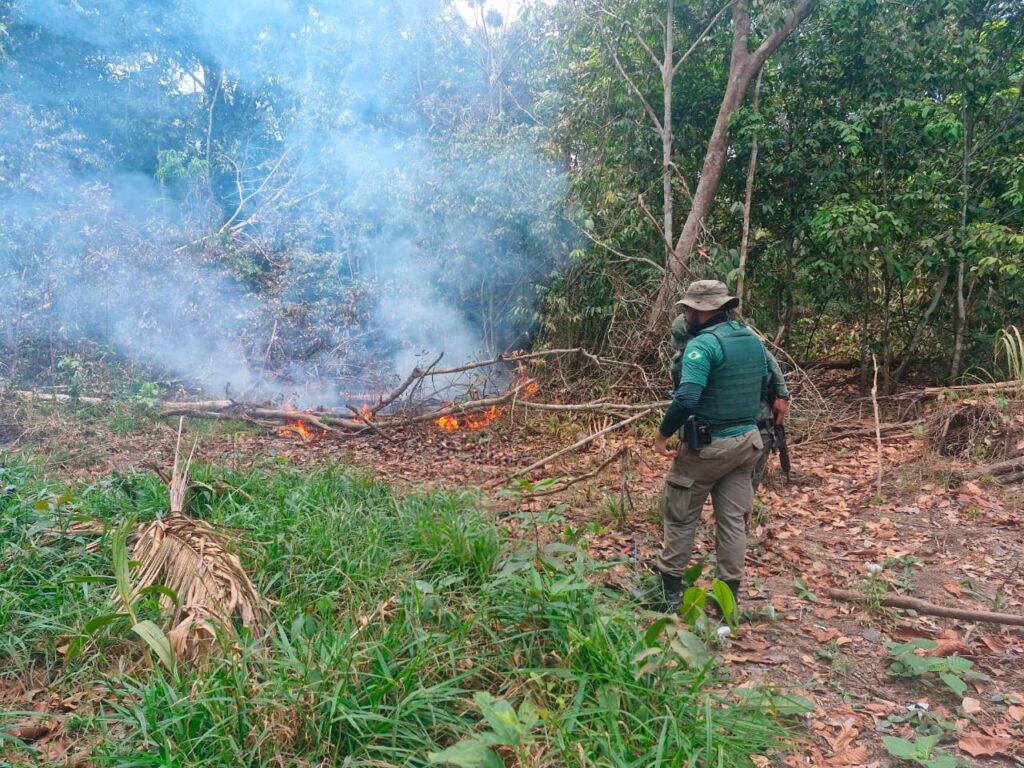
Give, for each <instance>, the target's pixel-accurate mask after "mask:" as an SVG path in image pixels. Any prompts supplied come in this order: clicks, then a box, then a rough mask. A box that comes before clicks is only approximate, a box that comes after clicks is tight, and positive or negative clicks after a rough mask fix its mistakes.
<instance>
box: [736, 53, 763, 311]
mask: <svg viewBox="0 0 1024 768" xmlns="http://www.w3.org/2000/svg"><path fill="white" fill-rule="evenodd" d="M762 75H764V68H762V69H761V71H760V72H758V73H757V82H756V83H755V84H754V114H755V115H756V114H757V103H758V101H759V100H760V98H761V77H762ZM757 137H758V135H757V133H755V134H754V138H753V140H752V141H751V142H750V162H749V163H747V186H746V189H745V190H744V193H743V237H742V239H741V240H740V266H739V273H738V274H737V275H736V296H737V298H738V299H739V300H740V305H741V306H742V305H743V286H744V283H745V281H746V280H745V278H746V270H747V250H748V248H749V246H750V207H751V205H752V204H753V198H754V174H755V173H756V171H757Z"/></svg>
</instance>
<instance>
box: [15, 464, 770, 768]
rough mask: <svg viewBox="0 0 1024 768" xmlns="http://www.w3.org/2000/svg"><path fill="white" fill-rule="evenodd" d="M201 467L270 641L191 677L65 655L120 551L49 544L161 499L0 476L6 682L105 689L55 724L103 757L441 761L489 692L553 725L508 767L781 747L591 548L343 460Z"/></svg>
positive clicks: (226, 651)
mask: <svg viewBox="0 0 1024 768" xmlns="http://www.w3.org/2000/svg"><path fill="white" fill-rule="evenodd" d="M2 462H3V459H2V457H0V464H2ZM196 475H197V479H198V480H203V481H210V480H216V481H222V482H223V483H226V484H227V485H229V486H233V487H235V488H239V489H241V490H242V491H244V494H243V493H241V492H233V493H232V492H218V493H212V494H211V493H209V492H205V491H203V492H200V493H199V494H198V495H197V496H196V498H195V499H194V503H193V512H194V513H195V514H196V516H200V517H203V518H204V519H207V520H210V521H212V522H216V523H219V524H222V525H227V526H233V527H236V528H239V529H241V531H240V533H241V536H242V538H244V539H245V540H247V543H242V544H240V552H239V554H240V555H241V557H242V561H243V563H244V564H245V566H246V567H247V570H248V571H249V573H250V574H252V575H253V577H254V580H255V581H256V583H257V585H258V586H259V588H260V589H261V590H262V591H263V593H264V594H265V595H266V596H267V597H268V598H269V599H270V600H271V601H272V603H271V614H272V622H273V626H272V631H271V632H270V633H268V635H267V637H265V638H263V639H261V640H259V641H257V640H253V639H252V638H241V639H233V640H231V641H230V642H225V643H224V644H223V646H222V647H221V648H220V649H218V650H217V651H216V652H215V653H214V654H213V655H212V656H211V657H209V658H208V659H207V660H206V661H205V662H204V663H203V664H202V665H201V666H199V667H186V666H185V665H178V667H177V669H176V671H175V672H174V673H173V674H171V673H168V672H166V671H165V670H164V671H162V670H161V669H159V668H157V669H153V668H151V667H148V666H146V665H145V664H144V663H143V661H142V657H143V654H142V648H141V646H140V644H139V643H138V641H137V640H133V639H132V638H131V636H130V635H129V633H127V632H124V631H120V630H118V629H117V628H116V627H114V626H113V625H112V626H111V627H110V628H108V629H107V630H102V631H100V632H99V634H98V635H95V636H91V639H90V642H89V644H88V645H87V646H86V649H85V651H84V652H83V653H81V654H80V655H78V656H77V657H75V658H74V660H73V661H72V662H71V663H68V664H65V660H64V656H63V654H62V649H63V648H64V647H65V646H66V645H67V644H68V643H69V642H70V641H71V640H72V639H73V638H74V637H76V636H79V635H81V633H82V631H83V628H84V627H85V625H86V623H87V622H88V621H89V620H90V619H92V618H93V617H96V616H98V615H101V614H103V613H105V612H108V611H109V610H110V587H109V586H107V585H103V584H90V583H81V582H79V581H76V582H69V579H78V578H80V577H83V576H110V575H111V573H112V566H111V553H110V544H109V541H104V542H102V543H101V545H100V546H99V548H98V549H97V550H96V551H95V552H88V551H86V549H85V544H86V543H87V542H86V540H71V541H69V540H67V539H61V538H59V537H52V536H47V535H46V534H45V532H44V531H45V528H46V527H47V526H48V525H50V524H51V523H52V522H53V521H54V520H57V519H67V518H68V517H69V516H70V515H71V514H80V515H89V516H94V517H98V518H101V519H104V520H107V521H109V522H111V523H112V524H113V523H117V522H120V521H123V520H126V519H129V518H137V519H142V520H145V519H147V518H151V517H153V516H154V515H158V514H160V513H162V511H163V510H164V509H166V505H167V501H166V489H165V488H164V487H162V484H161V483H160V482H159V481H158V480H157V479H156V478H155V477H150V476H149V475H132V474H115V475H110V476H108V477H105V478H103V479H102V480H99V481H97V482H94V483H92V484H91V485H88V486H85V487H80V488H76V489H74V490H73V491H70V492H69V491H67V489H65V488H62V487H59V486H54V485H49V484H47V483H46V482H45V481H44V480H43V479H42V478H41V474H40V470H39V469H38V468H37V467H34V466H31V465H28V464H24V463H17V462H12V461H10V460H8V463H7V465H6V467H5V468H4V469H3V470H2V471H0V499H2V501H0V687H7V686H10V685H11V684H12V683H13V684H18V685H21V686H23V687H24V688H26V689H31V688H40V687H43V688H48V689H52V690H54V691H59V692H61V693H62V694H64V695H66V694H69V693H72V692H74V691H82V690H87V691H89V692H90V694H89V696H88V697H87V698H86V700H85V701H83V703H82V704H81V705H80V707H79V709H78V710H77V711H75V712H73V713H70V714H67V715H63V716H59V717H65V718H66V719H65V721H64V729H65V731H66V732H68V733H72V734H73V735H74V736H75V737H76V738H77V739H79V743H80V745H81V746H82V747H83V748H87V749H88V750H89V751H91V753H92V763H91V764H92V765H95V766H121V767H122V768H127V767H128V766H181V767H182V768H184V767H185V766H188V767H189V768H196V767H198V766H210V767H211V768H212V767H213V766H218V767H221V766H268V767H269V766H296V768H298V767H299V766H320V765H338V766H343V765H344V766H365V767H367V768H369V767H370V766H374V767H377V766H407V765H408V766H422V765H427V764H429V755H430V753H432V752H437V751H440V750H442V749H444V748H446V747H449V746H452V745H453V744H456V743H458V742H460V740H465V739H470V738H471V737H474V735H478V734H481V733H482V732H484V731H485V730H486V724H485V723H484V722H483V718H482V717H481V710H480V708H479V707H478V706H477V705H475V704H474V694H475V693H479V692H481V691H485V692H488V693H490V694H492V695H493V696H495V697H498V698H499V699H503V700H506V701H508V702H509V703H510V704H512V705H513V706H514V707H515V708H517V709H519V710H520V711H525V709H524V703H525V702H529V704H528V705H527V708H529V707H533V708H535V709H536V711H537V712H538V713H539V718H538V719H537V720H536V723H533V724H531V725H530V726H529V728H528V730H529V733H524V734H522V738H521V741H520V742H519V743H518V744H517V745H512V744H509V745H506V746H499V747H495V749H496V750H497V754H499V755H500V756H501V759H502V760H504V764H505V765H509V766H512V765H522V766H526V765H530V766H584V765H586V766H602V767H603V766H607V767H608V768H612V767H615V768H624V767H626V766H637V768H648V767H649V766H677V765H678V766H684V765H696V764H701V765H708V766H711V765H714V766H747V765H750V764H751V762H750V760H749V757H748V756H749V755H750V754H763V753H765V752H769V751H771V750H772V748H773V746H775V745H778V744H779V743H780V740H781V739H782V738H783V737H784V735H785V731H784V730H783V728H782V726H780V725H779V723H778V720H777V719H776V718H775V717H774V715H777V714H778V712H777V706H776V705H777V703H778V699H777V698H775V697H773V695H772V694H771V692H764V695H760V696H757V697H753V698H752V697H751V696H750V690H749V689H748V690H745V691H743V692H740V691H732V690H730V688H729V686H728V685H727V684H725V683H724V682H723V681H721V680H720V679H715V670H716V669H717V667H716V666H715V665H714V663H713V662H708V663H698V664H697V665H694V664H693V663H687V661H686V660H687V658H691V657H690V656H689V653H690V652H689V651H684V649H683V648H682V646H681V645H680V644H679V643H678V642H676V643H673V640H674V639H676V635H675V634H674V633H675V629H674V628H673V627H672V626H662V625H656V626H654V627H653V628H652V622H653V619H652V618H644V617H642V616H641V615H639V614H638V613H637V612H636V611H635V609H633V608H632V607H631V606H629V605H624V604H621V602H620V601H618V600H617V598H616V597H615V596H614V595H610V594H606V593H604V592H603V591H602V590H601V589H600V588H598V587H596V586H595V585H594V584H595V582H597V581H598V579H595V578H593V576H594V571H595V568H596V567H597V566H596V565H595V564H594V563H593V562H592V561H590V560H589V559H587V557H586V556H585V554H584V553H583V552H582V551H580V550H578V549H576V548H575V547H572V546H570V545H568V544H555V545H550V546H549V547H548V548H547V549H546V550H545V551H543V552H540V553H538V552H537V551H536V549H535V545H534V544H533V543H532V541H514V540H512V541H510V540H506V539H505V538H504V536H503V534H502V533H501V531H500V530H499V529H498V528H497V527H496V525H495V524H494V521H493V520H492V518H491V516H489V515H488V514H486V513H485V512H483V511H482V510H481V505H480V503H479V499H478V498H477V497H476V496H475V495H473V494H472V493H468V492H466V493H458V492H450V493H443V492H437V493H424V494H419V495H409V496H398V495H396V494H395V493H393V492H392V491H391V490H390V489H389V488H387V487H386V486H384V485H382V484H380V483H378V482H375V481H374V480H373V479H371V478H369V477H366V476H364V475H360V474H353V473H350V472H347V471H341V470H339V469H325V470H323V471H319V472H316V473H312V474H304V473H300V472H298V471H295V470H291V469H287V468H284V469H281V470H275V471H273V472H262V471H261V472H253V473H251V474H236V473H232V472H230V471H227V470H225V469H222V468H216V467H200V468H199V469H198V470H197V471H196ZM64 493H67V494H68V495H67V496H65V497H63V498H62V497H61V495H62V494H64ZM151 609H152V607H150V608H149V609H147V607H146V606H142V610H151ZM691 661H692V659H691ZM741 693H743V696H741V695H740V694H741ZM24 721H25V718H24V716H22V715H18V714H17V713H8V714H7V715H6V716H5V715H4V714H3V713H0V764H11V765H40V764H42V765H45V763H43V762H41V759H40V758H39V756H38V755H36V754H34V753H33V752H32V751H31V748H30V747H27V748H22V747H18V746H16V745H12V744H8V745H7V746H4V736H3V733H4V730H5V729H7V728H9V727H10V726H11V725H12V724H17V723H23V722H24ZM5 750H6V751H5ZM5 761H6V762H5ZM467 764H470V763H467Z"/></svg>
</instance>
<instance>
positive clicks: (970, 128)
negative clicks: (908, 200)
mask: <svg viewBox="0 0 1024 768" xmlns="http://www.w3.org/2000/svg"><path fill="white" fill-rule="evenodd" d="M973 142H974V112H973V110H972V109H971V105H970V104H969V103H967V104H965V105H964V153H963V168H962V169H961V181H960V183H961V186H962V190H961V196H960V249H959V250H960V253H959V256H958V257H957V263H956V333H955V336H954V339H953V361H952V363H950V366H949V383H950V384H956V382H957V379H959V378H960V368H961V366H962V365H963V357H964V339H965V338H966V337H967V298H966V296H965V295H964V273H965V272H966V270H967V256H966V254H965V253H964V243H965V242H966V240H967V208H968V203H969V202H970V194H971V190H970V181H971V168H970V162H971V151H972V148H973Z"/></svg>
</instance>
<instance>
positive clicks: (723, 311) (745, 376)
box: [654, 280, 768, 612]
mask: <svg viewBox="0 0 1024 768" xmlns="http://www.w3.org/2000/svg"><path fill="white" fill-rule="evenodd" d="M679 304H681V305H682V306H683V308H684V311H683V314H684V317H685V319H686V324H687V329H688V331H689V333H690V334H691V335H692V337H693V338H692V339H691V340H690V341H689V342H688V343H687V344H686V348H685V350H684V351H683V355H682V361H681V362H682V364H681V369H680V376H679V384H678V386H677V387H676V388H675V391H674V393H673V397H672V404H671V405H670V406H669V409H668V411H667V412H666V413H665V417H664V419H663V420H662V423H661V426H660V427H659V428H658V433H657V435H656V437H655V440H654V447H655V450H656V451H657V452H658V453H660V454H661V455H663V456H666V457H669V458H671V459H672V467H671V469H670V470H669V472H668V475H667V477H666V479H665V489H664V492H663V495H662V514H663V517H664V538H665V541H664V549H663V551H662V553H661V555H660V556H659V557H658V558H657V560H656V567H657V570H658V571H659V573H660V574H661V580H662V583H661V585H660V586H661V589H660V592H661V595H660V597H661V601H660V602H661V606H660V607H662V608H665V609H667V610H669V611H674V612H678V611H679V608H680V603H681V598H682V586H683V584H682V582H683V573H684V572H685V571H686V569H687V567H688V565H689V563H690V555H691V553H692V549H693V539H694V535H695V533H696V529H697V523H698V522H699V521H700V513H701V509H702V507H703V506H704V500H705V499H706V498H707V496H708V494H709V493H710V494H711V500H712V505H713V506H714V511H715V532H716V552H717V562H718V578H719V579H721V580H722V581H724V582H725V583H726V584H727V585H728V586H729V588H730V589H731V590H732V592H733V595H734V596H736V595H737V593H738V591H739V585H740V581H741V579H742V578H743V560H744V555H745V553H746V526H745V522H744V517H745V516H746V515H747V514H748V513H749V512H750V509H751V508H752V506H753V502H754V491H753V487H752V486H751V475H752V473H753V470H754V466H755V465H756V463H757V459H758V457H759V456H760V454H761V450H762V448H763V447H764V443H763V442H762V440H761V435H760V432H759V431H758V428H757V417H758V409H759V406H760V402H761V393H762V386H763V383H764V379H765V376H766V374H767V371H768V366H767V362H766V355H765V349H764V346H763V345H762V344H761V341H760V340H759V339H758V338H757V336H756V335H754V333H753V332H752V331H751V330H750V329H749V328H747V327H746V326H745V325H743V324H742V323H739V322H736V321H734V320H731V319H730V318H729V315H728V311H729V310H730V309H732V308H734V307H736V306H738V305H739V299H737V298H735V297H734V296H730V295H729V292H728V289H727V288H726V286H725V284H724V283H721V282H719V281H718V280H698V281H696V282H694V283H692V284H691V285H690V286H689V288H687V290H686V294H685V295H684V297H683V299H682V300H681V301H680V302H679ZM684 427H685V429H684ZM680 430H684V434H683V442H682V445H681V446H680V448H679V450H678V451H677V450H670V449H669V448H668V439H669V438H670V437H671V436H672V435H674V434H676V433H677V432H679V431H680Z"/></svg>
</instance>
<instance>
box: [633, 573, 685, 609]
mask: <svg viewBox="0 0 1024 768" xmlns="http://www.w3.org/2000/svg"><path fill="white" fill-rule="evenodd" d="M633 598H634V599H635V600H636V601H637V602H638V603H640V604H641V605H642V606H644V607H645V608H649V609H650V610H652V611H661V612H662V613H671V614H678V613H679V610H680V608H682V603H683V577H682V576H672V575H671V574H668V573H663V574H662V575H661V577H660V578H659V579H658V581H657V583H655V584H653V585H652V586H650V587H649V588H647V589H636V590H634V591H633Z"/></svg>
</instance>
